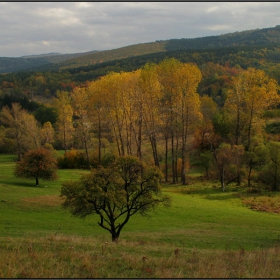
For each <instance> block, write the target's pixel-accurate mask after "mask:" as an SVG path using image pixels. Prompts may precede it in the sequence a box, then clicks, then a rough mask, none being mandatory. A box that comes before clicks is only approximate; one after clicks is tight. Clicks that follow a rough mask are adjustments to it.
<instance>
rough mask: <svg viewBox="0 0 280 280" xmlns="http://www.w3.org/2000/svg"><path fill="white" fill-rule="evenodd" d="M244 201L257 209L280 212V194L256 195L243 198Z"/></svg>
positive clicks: (248, 205)
mask: <svg viewBox="0 0 280 280" xmlns="http://www.w3.org/2000/svg"><path fill="white" fill-rule="evenodd" d="M242 200H243V203H244V204H245V205H246V206H247V207H249V208H251V209H253V210H256V211H263V212H269V213H277V214H279V213H280V197H279V196H258V197H257V196H254V197H248V198H242Z"/></svg>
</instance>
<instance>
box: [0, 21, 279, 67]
mask: <svg viewBox="0 0 280 280" xmlns="http://www.w3.org/2000/svg"><path fill="white" fill-rule="evenodd" d="M271 44H273V45H278V44H279V45H280V25H277V26H275V27H271V28H263V29H254V30H247V31H240V32H234V33H228V34H222V35H217V36H206V37H200V38H192V39H185V38H182V39H170V40H162V41H155V42H150V43H141V44H135V45H130V46H125V47H122V48H117V49H112V50H106V51H90V52H84V53H74V54H58V53H49V54H42V55H34V56H24V57H18V58H8V57H0V73H8V72H18V71H32V70H33V71H34V70H35V69H36V71H40V68H41V69H42V71H43V70H46V69H47V70H55V71H58V70H63V69H71V68H78V67H81V66H89V65H96V64H100V63H104V62H109V61H114V60H119V59H125V58H129V57H137V56H142V55H148V54H153V53H160V52H170V51H177V50H202V49H205V50H206V49H217V48H228V47H238V46H265V45H271Z"/></svg>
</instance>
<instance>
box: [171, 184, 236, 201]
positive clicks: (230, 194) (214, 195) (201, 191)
mask: <svg viewBox="0 0 280 280" xmlns="http://www.w3.org/2000/svg"><path fill="white" fill-rule="evenodd" d="M176 192H178V193H181V194H185V195H198V196H200V197H202V198H205V199H208V200H230V199H235V198H237V196H236V195H235V194H234V193H237V192H238V190H237V189H236V188H232V187H231V188H228V189H226V190H225V191H224V192H223V191H222V188H220V187H212V188H211V187H201V188H199V187H197V188H196V187H190V188H188V186H186V187H182V188H180V189H179V188H178V190H177V191H176Z"/></svg>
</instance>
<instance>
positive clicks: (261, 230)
mask: <svg viewBox="0 0 280 280" xmlns="http://www.w3.org/2000/svg"><path fill="white" fill-rule="evenodd" d="M14 158H15V156H11V155H0V221H1V222H0V255H1V256H4V258H0V278H150V277H152V278H242V277H245V278H275V277H279V273H280V267H279V262H280V254H279V252H280V246H279V244H280V243H279V228H280V227H279V226H280V220H279V215H277V214H269V213H263V212H255V211H252V210H250V209H248V208H246V207H244V206H243V205H242V203H241V199H240V197H238V196H236V194H237V192H236V189H235V188H234V187H232V188H231V189H230V188H228V189H227V191H226V192H225V193H222V192H221V190H220V189H219V188H214V187H213V185H212V184H211V185H210V184H208V183H206V182H205V183H204V182H199V181H198V180H194V179H193V180H191V181H190V185H188V186H186V187H183V186H179V185H178V186H172V185H167V186H164V188H163V190H164V192H167V193H168V194H169V195H170V196H171V197H172V200H173V204H172V206H171V207H170V208H159V209H157V210H156V212H155V213H152V214H151V216H150V217H140V216H135V217H133V218H132V219H131V220H130V222H129V223H128V225H127V226H126V227H125V228H124V230H123V232H122V234H121V237H120V241H119V242H118V243H112V242H111V241H110V235H109V234H108V233H107V232H106V231H105V230H103V229H101V228H100V227H99V226H98V225H97V224H96V222H97V219H96V218H95V217H90V218H87V219H85V220H81V219H79V218H74V217H71V216H70V214H69V213H68V212H67V211H65V210H63V209H62V208H61V207H60V203H61V200H60V198H59V192H60V186H61V183H62V182H63V181H65V180H69V179H74V180H75V179H77V178H79V176H80V174H81V173H83V172H85V171H82V170H60V171H59V177H60V178H59V180H58V181H56V182H44V181H42V182H41V186H40V187H35V186H34V183H35V182H34V181H33V180H22V179H19V178H15V177H13V169H14V166H15V162H14ZM239 191H240V192H242V190H239ZM260 264H261V265H260Z"/></svg>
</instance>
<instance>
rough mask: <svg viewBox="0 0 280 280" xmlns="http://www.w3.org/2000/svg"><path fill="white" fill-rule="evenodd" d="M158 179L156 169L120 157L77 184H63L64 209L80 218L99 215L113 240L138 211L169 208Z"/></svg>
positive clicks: (167, 199)
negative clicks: (161, 206)
mask: <svg viewBox="0 0 280 280" xmlns="http://www.w3.org/2000/svg"><path fill="white" fill-rule="evenodd" d="M161 177H162V174H161V172H160V170H159V169H158V167H155V166H152V167H148V166H146V165H145V164H144V163H143V162H142V161H140V160H139V159H138V158H136V157H131V156H126V157H119V158H117V159H116V160H115V161H114V162H113V163H112V164H110V165H109V166H108V167H106V168H105V167H102V166H99V167H98V168H96V169H93V170H92V171H91V173H90V174H87V175H84V176H83V177H82V178H81V179H80V180H79V181H75V182H73V181H69V182H66V183H64V184H63V185H62V189H61V196H62V197H63V198H64V199H65V201H64V203H63V206H64V207H65V208H68V209H69V210H70V211H71V213H72V214H73V215H74V216H78V217H81V218H85V217H86V216H88V215H91V214H97V215H99V217H100V219H99V221H98V224H99V226H101V227H102V228H104V229H106V230H107V231H109V232H110V233H111V236H112V241H116V240H117V239H118V237H119V235H120V232H121V230H122V229H123V227H124V226H125V225H126V223H127V222H128V221H129V219H130V217H131V216H133V215H134V214H136V213H138V212H139V213H140V214H142V215H145V214H147V213H148V211H149V210H151V209H154V208H155V207H156V206H158V205H159V204H163V205H166V206H167V205H169V203H170V199H169V197H167V196H163V195H162V193H161V191H160V190H161V187H160V184H159V181H160V179H161Z"/></svg>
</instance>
